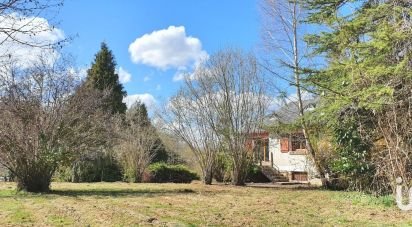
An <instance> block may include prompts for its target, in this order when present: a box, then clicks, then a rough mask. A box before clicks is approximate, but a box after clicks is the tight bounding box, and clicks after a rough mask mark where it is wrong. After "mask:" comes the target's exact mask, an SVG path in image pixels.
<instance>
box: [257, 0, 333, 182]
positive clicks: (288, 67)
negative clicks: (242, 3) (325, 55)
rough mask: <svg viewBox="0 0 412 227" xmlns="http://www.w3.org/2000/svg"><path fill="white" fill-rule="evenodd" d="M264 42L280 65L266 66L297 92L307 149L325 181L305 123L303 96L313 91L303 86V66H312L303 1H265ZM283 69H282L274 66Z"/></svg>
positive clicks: (263, 8) (263, 9)
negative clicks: (307, 44) (306, 42)
mask: <svg viewBox="0 0 412 227" xmlns="http://www.w3.org/2000/svg"><path fill="white" fill-rule="evenodd" d="M261 6H262V7H261V9H262V13H263V19H264V22H263V36H262V37H263V43H264V45H265V47H266V48H267V50H269V51H270V52H273V53H271V54H270V56H274V58H275V59H276V62H277V64H278V65H276V66H270V65H269V66H264V67H265V68H266V69H267V70H268V71H269V72H271V73H272V74H274V75H275V76H276V77H277V78H280V79H282V80H285V81H287V82H288V83H289V84H290V85H292V86H294V87H295V89H296V103H297V105H298V111H299V116H300V123H301V127H302V132H303V135H304V137H305V142H306V149H307V150H308V152H309V154H310V155H311V157H312V159H313V161H314V163H315V165H316V169H317V171H318V172H319V174H320V176H321V178H324V177H325V173H324V170H323V168H322V166H321V165H320V163H319V162H318V159H317V157H316V152H315V149H314V145H313V142H312V141H311V139H310V135H309V130H308V125H307V122H306V120H305V107H304V105H303V97H302V94H303V92H304V91H310V90H309V89H308V88H307V87H305V86H303V84H302V81H303V79H304V74H303V73H302V71H303V70H302V69H303V68H304V66H303V64H308V62H309V59H308V58H307V54H308V53H307V52H308V50H309V49H308V47H307V46H306V44H305V42H304V40H303V38H304V35H305V29H307V27H305V25H304V24H303V23H304V22H303V21H304V18H305V10H304V8H303V2H302V1H300V0H263V2H262V5H261ZM279 65H280V66H281V67H280V69H278V70H273V69H271V67H273V68H274V67H278V66H279Z"/></svg>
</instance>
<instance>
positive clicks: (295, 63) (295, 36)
mask: <svg viewBox="0 0 412 227" xmlns="http://www.w3.org/2000/svg"><path fill="white" fill-rule="evenodd" d="M297 4H298V3H297V1H294V2H293V21H292V27H293V73H294V79H295V84H296V95H297V97H298V108H299V116H300V118H301V126H302V132H303V136H304V137H305V143H306V149H307V150H308V152H309V154H310V155H311V156H312V159H313V162H314V164H315V167H316V170H317V171H318V173H319V175H320V177H321V179H322V185H323V186H325V185H324V178H325V173H324V171H323V168H322V167H321V166H320V165H319V163H318V162H317V159H316V153H315V151H314V149H313V145H312V143H311V141H310V138H309V135H308V129H307V125H306V121H305V118H304V111H305V107H304V106H303V101H302V90H301V87H300V86H301V85H300V72H299V68H300V65H299V49H298V33H297V32H298V31H297V29H298V28H297V26H298V23H299V21H297V16H296V13H297V12H296V10H297Z"/></svg>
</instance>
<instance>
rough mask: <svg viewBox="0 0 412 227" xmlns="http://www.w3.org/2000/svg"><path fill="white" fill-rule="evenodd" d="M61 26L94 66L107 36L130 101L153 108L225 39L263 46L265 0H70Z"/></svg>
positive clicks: (84, 64) (83, 63) (82, 65)
mask: <svg viewBox="0 0 412 227" xmlns="http://www.w3.org/2000/svg"><path fill="white" fill-rule="evenodd" d="M56 19H57V20H55V21H57V22H58V23H57V24H56V28H57V29H58V31H59V32H62V33H63V34H64V36H65V37H72V38H73V40H72V41H71V42H70V43H68V44H67V45H66V47H65V50H66V51H67V52H69V53H70V54H72V55H73V56H74V57H75V61H76V64H77V67H78V68H79V69H80V70H83V72H84V70H85V69H87V68H88V67H89V66H90V64H91V62H92V61H93V58H94V55H95V54H96V52H97V51H98V50H99V48H100V44H101V42H103V41H104V42H106V43H107V44H108V46H109V48H110V49H111V50H112V52H113V54H114V55H115V58H116V61H117V68H118V74H119V77H120V81H121V82H122V83H123V85H124V87H125V90H126V91H127V94H128V97H127V98H126V99H125V101H126V103H127V104H128V105H130V104H131V103H132V102H134V101H135V100H136V99H137V98H140V99H141V100H142V101H144V102H145V103H146V104H147V105H148V106H149V108H150V106H152V105H154V104H161V103H163V102H165V101H167V99H168V98H169V97H170V96H171V95H173V94H174V93H175V92H176V91H177V90H178V88H179V86H180V85H181V83H182V80H181V79H182V75H184V73H190V72H191V71H193V69H194V67H195V66H196V64H198V63H199V62H200V61H201V60H202V59H205V58H207V57H208V56H210V55H211V54H213V53H215V52H216V51H218V50H219V49H222V48H226V47H235V48H242V49H244V50H246V51H255V50H256V49H257V48H259V41H260V39H259V37H260V34H259V31H260V21H259V20H260V19H259V5H258V0H245V1H239V0H224V1H222V0H207V1H200V0H197V1H196V0H175V1H166V0H122V1H115V0H99V1H98V0H87V1H84V0H66V1H65V3H64V6H63V7H62V8H61V9H60V12H59V14H58V15H57V18H56Z"/></svg>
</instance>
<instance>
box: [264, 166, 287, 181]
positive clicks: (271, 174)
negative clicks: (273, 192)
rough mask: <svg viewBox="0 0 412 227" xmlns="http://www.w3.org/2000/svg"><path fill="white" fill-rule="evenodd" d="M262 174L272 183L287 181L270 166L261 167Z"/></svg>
mask: <svg viewBox="0 0 412 227" xmlns="http://www.w3.org/2000/svg"><path fill="white" fill-rule="evenodd" d="M262 173H263V175H265V176H266V177H267V178H268V179H269V180H271V181H272V182H274V183H275V182H288V181H289V179H288V178H287V177H285V176H283V175H282V174H281V173H279V172H278V171H277V170H275V169H274V168H272V167H270V166H262Z"/></svg>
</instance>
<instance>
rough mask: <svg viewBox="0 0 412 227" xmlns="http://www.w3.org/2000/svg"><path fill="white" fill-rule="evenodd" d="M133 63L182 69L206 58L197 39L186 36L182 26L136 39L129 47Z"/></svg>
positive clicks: (206, 55) (171, 27)
mask: <svg viewBox="0 0 412 227" xmlns="http://www.w3.org/2000/svg"><path fill="white" fill-rule="evenodd" d="M129 53H130V56H131V59H132V61H133V62H134V63H141V64H146V65H149V66H153V67H156V68H160V69H168V68H176V69H178V68H184V67H188V66H190V67H191V66H193V65H196V64H198V63H199V62H201V61H202V60H204V59H207V58H208V54H207V53H206V51H204V50H202V43H201V42H200V40H199V39H198V38H195V37H192V36H187V35H186V31H185V27H184V26H179V27H175V26H170V27H169V28H167V29H163V30H158V31H153V32H152V33H150V34H145V35H143V36H142V37H140V38H137V39H136V40H135V41H134V42H133V43H131V44H130V46H129Z"/></svg>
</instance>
